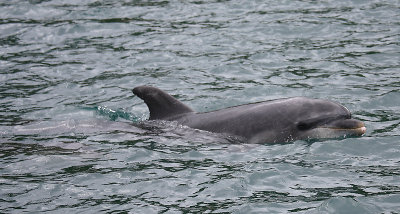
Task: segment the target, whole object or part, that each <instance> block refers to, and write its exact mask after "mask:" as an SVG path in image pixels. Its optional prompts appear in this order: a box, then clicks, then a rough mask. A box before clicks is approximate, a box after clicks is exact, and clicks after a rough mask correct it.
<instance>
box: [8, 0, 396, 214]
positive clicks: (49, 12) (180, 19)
mask: <svg viewBox="0 0 400 214" xmlns="http://www.w3.org/2000/svg"><path fill="white" fill-rule="evenodd" d="M399 35H400V2H399V1H398V0H387V1H356V0H354V1H337V0H327V1H178V0H177V1H175V0H172V1H135V0H131V1H112V0H110V1H89V0H88V1H86V0H79V1H74V0H73V1H61V0H60V1H56V0H48V1H39V0H37V1H35V0H32V1H4V0H3V1H0V73H1V74H0V109H1V119H0V134H1V138H0V160H1V163H0V185H1V186H0V195H1V197H0V212H1V213H39V212H40V213H63V212H64V213H400V153H399V152H400V129H399V124H400V113H399V112H400V107H399V106H400V96H399V95H400V90H399V89H400V37H399ZM142 84H150V85H153V86H158V87H160V88H162V89H164V90H166V91H168V92H170V93H171V94H173V95H175V96H176V97H177V98H179V99H180V100H182V101H184V102H185V103H187V104H188V105H189V106H191V107H193V108H194V109H196V110H198V111H209V110H214V109H220V108H224V107H228V106H232V105H238V104H243V103H250V102H256V101H262V100H269V99H275V98H282V97H292V96H308V97H315V98H325V99H330V100H334V101H337V102H340V103H342V104H343V105H345V106H347V107H348V108H349V109H350V111H352V112H353V116H354V117H355V118H357V119H360V120H363V121H364V122H365V124H366V127H367V133H366V135H365V136H363V137H361V138H348V139H333V140H325V141H317V142H304V141H296V142H293V143H286V144H274V145H253V144H246V143H237V142H235V140H234V139H227V138H224V137H222V136H219V135H216V134H212V133H207V132H202V131H198V130H193V129H189V128H185V127H180V126H177V125H176V124H173V123H161V124H160V123H143V122H141V121H144V120H145V119H146V118H147V117H148V111H147V107H146V106H145V105H144V104H143V102H142V101H141V100H140V99H139V98H137V97H135V96H133V94H132V92H131V89H132V88H133V87H135V86H138V85H142Z"/></svg>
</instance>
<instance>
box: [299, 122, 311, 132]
mask: <svg viewBox="0 0 400 214" xmlns="http://www.w3.org/2000/svg"><path fill="white" fill-rule="evenodd" d="M297 128H298V129H299V130H307V129H310V128H311V125H310V124H307V123H305V122H299V123H298V124H297Z"/></svg>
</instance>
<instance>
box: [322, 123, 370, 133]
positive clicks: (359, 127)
mask: <svg viewBox="0 0 400 214" xmlns="http://www.w3.org/2000/svg"><path fill="white" fill-rule="evenodd" d="M319 128H327V129H330V130H332V131H336V132H346V134H348V135H355V136H361V135H363V134H365V132H366V131H367V128H365V124H364V123H363V122H361V121H359V120H356V119H344V120H336V121H333V122H331V123H329V124H325V125H323V126H320V127H319Z"/></svg>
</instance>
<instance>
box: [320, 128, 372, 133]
mask: <svg viewBox="0 0 400 214" xmlns="http://www.w3.org/2000/svg"><path fill="white" fill-rule="evenodd" d="M319 128H323V129H331V130H335V131H354V132H357V133H361V134H365V132H366V131H367V128H365V126H360V127H356V128H337V127H319Z"/></svg>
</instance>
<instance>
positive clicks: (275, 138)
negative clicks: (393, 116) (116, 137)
mask: <svg viewBox="0 0 400 214" xmlns="http://www.w3.org/2000/svg"><path fill="white" fill-rule="evenodd" d="M132 92H133V93H134V94H135V95H137V96H138V97H139V98H141V99H143V100H144V102H145V103H146V104H147V106H148V108H149V111H150V118H149V119H150V120H168V121H177V122H178V123H179V124H182V125H185V126H188V127H191V128H195V129H201V130H206V131H210V132H216V133H224V134H228V135H233V136H239V137H242V138H244V139H246V140H247V141H248V142H249V143H274V142H290V141H294V140H307V139H320V138H336V137H346V136H361V135H362V134H364V133H365V131H366V128H365V126H364V123H363V122H361V121H359V120H356V119H352V118H351V113H350V112H349V110H348V109H347V108H346V107H344V106H342V105H340V104H338V103H335V102H331V101H328V100H321V99H311V98H305V97H294V98H284V99H278V100H272V101H264V102H258V103H251V104H246V105H240V106H234V107H229V108H225V109H221V110H216V111H211V112H204V113H196V112H194V111H193V110H192V109H191V108H190V107H188V106H186V105H185V104H183V103H182V102H180V101H178V100H177V99H175V98H174V97H172V96H171V95H169V94H167V93H166V92H164V91H162V90H160V89H158V88H155V87H152V86H139V87H136V88H134V89H133V90H132Z"/></svg>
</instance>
